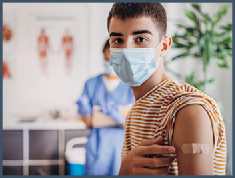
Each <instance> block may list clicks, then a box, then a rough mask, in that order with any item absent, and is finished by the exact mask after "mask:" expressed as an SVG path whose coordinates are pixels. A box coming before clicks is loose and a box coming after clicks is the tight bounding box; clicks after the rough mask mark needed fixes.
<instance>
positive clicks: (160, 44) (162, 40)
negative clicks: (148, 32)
mask: <svg viewBox="0 0 235 178" xmlns="http://www.w3.org/2000/svg"><path fill="white" fill-rule="evenodd" d="M163 40H164V37H163V38H162V41H161V42H160V43H159V45H158V46H157V47H156V48H155V49H154V50H153V51H155V50H156V49H157V48H158V47H159V46H160V45H161V44H162V42H163Z"/></svg>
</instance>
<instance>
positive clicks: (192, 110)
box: [107, 3, 226, 175]
mask: <svg viewBox="0 0 235 178" xmlns="http://www.w3.org/2000/svg"><path fill="white" fill-rule="evenodd" d="M107 26H108V31H109V35H110V50H111V60H110V64H111V66H112V67H113V69H114V71H115V73H116V74H117V75H118V76H119V78H120V79H121V80H123V81H124V82H125V83H128V84H129V85H130V86H131V88H132V90H133V93H134V95H135V100H136V102H135V104H134V105H133V107H132V109H131V111H130V113H129V114H128V117H127V119H126V125H125V141H124V145H123V150H122V164H121V168H120V171H119V175H127V174H129V175H133V174H143V175H148V174H150V175H160V174H171V175H177V174H179V175H224V174H225V162H226V140H225V128H224V123H223V119H222V116H221V113H220V111H219V108H218V106H217V104H216V103H215V101H214V100H213V99H212V98H210V97H209V96H207V95H205V94H204V93H202V92H201V91H199V90H197V89H196V88H194V87H192V86H190V85H188V84H184V85H182V84H180V83H179V82H177V81H176V80H174V79H170V78H168V76H167V75H166V72H165V69H164V66H163V57H164V56H165V55H166V53H167V52H168V50H169V48H170V46H171V43H172V39H171V37H170V36H165V33H166V28H167V17H166V12H165V9H164V8H163V6H162V5H161V4H160V3H115V4H114V5H113V6H112V8H111V10H110V12H109V16H108V19H107ZM160 143H161V144H162V145H160ZM169 148H170V149H169ZM174 151H175V154H174ZM170 153H173V154H170ZM174 156H176V159H174V160H173V159H172V158H171V157H174Z"/></svg>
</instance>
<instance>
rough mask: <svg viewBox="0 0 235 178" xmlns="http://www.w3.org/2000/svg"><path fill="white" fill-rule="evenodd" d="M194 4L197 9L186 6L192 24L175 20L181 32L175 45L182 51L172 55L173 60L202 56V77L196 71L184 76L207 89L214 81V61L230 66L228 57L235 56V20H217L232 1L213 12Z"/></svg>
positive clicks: (174, 37) (199, 86)
mask: <svg viewBox="0 0 235 178" xmlns="http://www.w3.org/2000/svg"><path fill="white" fill-rule="evenodd" d="M191 5H192V7H193V10H194V11H190V10H186V11H185V13H186V16H187V17H188V19H190V21H191V22H192V25H187V24H184V23H177V24H176V25H177V27H178V28H179V30H181V31H182V32H181V33H180V32H176V33H175V34H174V36H173V37H172V39H173V47H174V48H178V49H181V50H182V53H181V54H179V55H177V56H175V57H173V58H172V59H171V61H174V60H176V59H181V58H187V57H189V56H190V57H193V58H194V59H195V60H200V61H201V62H202V67H203V70H202V71H203V79H202V80H200V81H197V80H196V79H195V73H194V72H191V73H190V74H189V75H188V76H185V81H186V82H187V83H189V84H190V85H193V86H194V87H196V88H198V89H199V90H201V91H203V92H205V93H206V87H207V86H208V84H213V83H214V81H215V79H214V78H210V79H208V68H209V66H210V64H211V61H212V60H216V62H217V64H218V66H219V67H221V68H229V60H231V59H232V24H231V23H228V24H226V25H219V24H218V23H219V22H220V20H221V19H222V18H223V17H224V15H225V14H226V13H227V11H228V9H229V7H230V6H231V4H226V5H224V6H222V7H221V8H220V10H219V11H218V12H217V13H216V14H214V15H212V16H209V14H207V13H204V12H202V11H201V8H200V5H199V4H191ZM219 103H220V102H219ZM221 108H222V106H221Z"/></svg>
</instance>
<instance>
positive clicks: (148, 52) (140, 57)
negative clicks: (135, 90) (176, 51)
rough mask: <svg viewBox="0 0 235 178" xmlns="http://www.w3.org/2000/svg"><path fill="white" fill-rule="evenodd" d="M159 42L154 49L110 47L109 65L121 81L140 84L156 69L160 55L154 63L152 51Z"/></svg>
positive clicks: (131, 84)
mask: <svg viewBox="0 0 235 178" xmlns="http://www.w3.org/2000/svg"><path fill="white" fill-rule="evenodd" d="M162 41H163V40H162ZM162 41H161V43H162ZM161 43H160V44H161ZM160 44H159V45H158V46H157V47H156V48H155V49H154V48H110V51H111V59H110V65H111V66H112V67H113V69H114V71H115V73H116V74H117V75H118V77H119V78H120V79H121V80H122V81H123V82H125V83H127V84H129V85H130V86H140V85H141V84H142V83H143V82H144V81H146V80H147V79H148V78H149V77H150V76H151V75H152V74H153V73H154V72H155V70H156V69H157V66H158V64H159V61H160V59H161V57H160V58H159V60H158V63H157V64H156V62H155V59H154V51H155V50H156V49H157V48H158V47H159V46H160Z"/></svg>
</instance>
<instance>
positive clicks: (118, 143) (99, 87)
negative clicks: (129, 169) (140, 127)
mask: <svg viewBox="0 0 235 178" xmlns="http://www.w3.org/2000/svg"><path fill="white" fill-rule="evenodd" d="M103 54H104V66H105V74H100V75H98V76H96V77H93V78H91V79H89V80H87V82H86V84H85V87H84V90H83V93H82V96H81V97H80V99H79V100H78V102H77V104H78V108H79V109H78V113H79V114H80V115H81V117H82V120H83V121H84V122H85V123H86V125H87V127H88V128H91V131H90V135H89V136H88V142H87V144H86V164H85V175H117V174H118V172H119V169H120V165H121V151H122V144H123V141H124V129H123V124H124V121H125V115H126V114H125V110H126V109H128V108H129V110H130V106H129V105H132V104H133V103H134V101H135V98H134V95H133V92H132V90H131V87H130V86H129V85H128V84H126V83H124V82H122V81H121V80H120V79H119V77H118V76H117V75H116V74H115V72H114V71H113V69H112V67H111V66H110V64H109V60H110V51H109V40H107V41H106V43H105V45H104V48H103ZM124 107H125V108H124ZM122 108H123V109H122ZM107 116H109V118H110V120H112V122H111V125H110V122H109V121H108V124H107V122H106V123H103V122H105V121H107V120H105V121H104V120H103V119H104V118H107ZM98 117H100V118H99V119H101V120H99V121H102V120H103V121H102V123H103V125H97V124H95V123H97V122H92V120H93V121H94V120H95V118H96V119H97V118H98ZM98 124H100V122H99V123H98Z"/></svg>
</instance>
